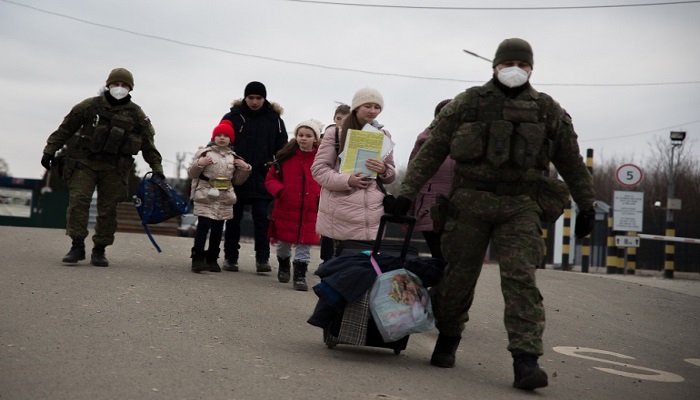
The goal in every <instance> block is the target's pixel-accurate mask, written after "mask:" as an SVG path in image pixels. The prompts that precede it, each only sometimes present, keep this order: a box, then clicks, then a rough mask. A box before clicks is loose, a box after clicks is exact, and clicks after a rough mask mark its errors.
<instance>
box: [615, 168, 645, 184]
mask: <svg viewBox="0 0 700 400" xmlns="http://www.w3.org/2000/svg"><path fill="white" fill-rule="evenodd" d="M643 176H644V174H642V169H641V168H639V167H638V166H636V165H634V164H624V165H621V166H620V168H618V169H617V171H616V172H615V178H617V181H618V182H620V185H622V186H637V185H639V183H640V182H641V181H642V177H643Z"/></svg>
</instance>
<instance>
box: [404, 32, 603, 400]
mask: <svg viewBox="0 0 700 400" xmlns="http://www.w3.org/2000/svg"><path fill="white" fill-rule="evenodd" d="M533 64H534V62H533V53H532V49H531V47H530V45H529V43H527V42H526V41H524V40H522V39H517V38H514V39H506V40H504V41H503V42H502V43H501V44H500V45H499V47H498V50H497V51H496V56H495V58H494V61H493V72H494V76H493V79H491V80H490V81H489V82H487V83H486V84H485V85H483V86H478V87H473V88H470V89H467V90H466V91H465V92H463V93H461V94H459V95H457V97H455V98H454V99H453V100H452V101H451V102H450V103H449V104H448V105H447V106H445V107H444V108H443V109H442V111H441V112H440V114H439V115H438V116H437V117H436V118H435V120H434V121H433V122H432V124H431V125H430V127H429V129H430V132H431V134H430V137H429V138H428V140H427V141H426V142H425V144H424V145H423V147H422V148H421V150H420V152H419V153H418V155H417V156H416V157H415V159H413V161H412V162H411V163H410V164H409V166H408V170H407V172H406V178H405V180H404V181H403V183H402V185H401V192H400V196H399V197H397V199H396V201H395V203H394V204H393V207H392V209H391V212H392V213H394V214H405V212H406V210H407V209H408V207H409V205H410V202H411V201H412V200H413V198H414V197H415V196H416V194H417V193H418V191H419V190H420V188H421V187H423V185H424V184H425V182H426V181H428V179H430V177H432V176H433V174H435V172H436V171H437V170H438V168H439V167H440V165H441V164H442V162H443V160H444V159H445V158H446V157H447V156H448V155H449V156H451V157H452V158H453V159H454V160H456V165H455V170H454V177H453V181H452V188H451V191H450V195H449V198H448V199H445V201H443V202H442V203H441V204H440V205H439V206H438V207H436V208H434V210H433V219H434V220H435V224H436V226H435V228H436V229H438V230H439V229H442V230H443V236H442V249H443V253H444V256H445V258H446V259H447V261H448V262H449V264H448V267H447V269H446V271H445V274H444V276H443V279H442V281H441V282H440V284H439V285H438V288H437V292H436V293H435V294H434V304H433V307H434V310H435V318H436V322H437V324H436V325H437V328H438V330H439V332H440V334H439V336H438V340H437V342H436V344H435V349H434V351H433V355H432V357H431V361H430V362H431V364H433V365H435V366H438V367H444V368H449V367H453V366H454V363H455V353H456V350H457V347H458V345H459V342H460V340H461V334H462V331H463V330H464V325H465V323H466V322H467V321H468V320H469V308H470V307H471V305H472V301H473V300H474V288H475V286H476V283H477V279H478V277H479V274H480V272H481V268H482V265H483V261H484V256H485V255H486V251H487V247H488V245H489V242H490V243H491V244H492V246H493V247H494V249H495V250H496V253H497V257H498V261H499V268H500V275H501V290H502V293H503V297H504V299H505V318H504V321H505V326H506V330H507V331H508V340H509V344H508V350H509V351H510V352H511V354H512V356H513V360H514V362H513V367H514V372H515V380H514V382H513V386H514V387H517V388H521V389H526V390H532V389H536V388H540V387H545V386H547V383H548V378H547V374H546V373H545V372H544V371H543V370H542V369H541V368H540V367H539V365H538V363H537V359H538V357H539V356H540V355H542V354H543V348H542V332H543V330H544V323H545V315H544V307H543V305H542V295H541V294H540V291H539V290H538V289H537V285H536V283H535V270H536V267H537V265H538V264H539V263H540V262H541V259H542V257H543V255H544V248H545V247H544V240H543V238H542V231H541V222H540V221H541V220H549V221H553V220H556V219H557V218H558V217H559V216H560V215H561V213H562V211H563V206H564V204H565V203H566V202H567V201H568V199H569V190H570V192H571V195H572V196H573V198H574V200H575V201H576V203H577V204H578V206H579V209H580V210H581V212H579V215H578V217H577V221H576V234H577V236H580V237H582V236H586V235H587V234H588V233H590V230H591V229H592V223H593V221H594V217H595V213H594V211H593V207H594V191H593V181H592V177H591V175H590V174H589V172H588V170H587V169H586V165H585V164H584V162H583V158H582V157H581V155H580V151H579V146H578V143H577V135H576V133H575V132H574V128H573V125H572V123H571V118H570V117H569V115H568V114H567V113H566V111H565V110H564V109H563V108H561V106H560V105H559V104H558V103H557V102H556V101H554V100H553V99H552V98H551V97H550V96H548V95H547V94H545V93H541V92H538V91H536V90H535V89H534V88H533V87H532V86H530V83H529V76H530V73H531V71H532V66H533ZM550 162H551V163H553V164H554V166H555V167H556V168H557V170H558V172H559V174H560V175H561V176H562V177H563V178H564V180H565V181H566V184H568V189H567V185H565V184H564V183H563V182H561V181H557V180H554V179H550V178H546V177H545V176H544V175H543V171H545V170H547V169H548V167H549V163H550Z"/></svg>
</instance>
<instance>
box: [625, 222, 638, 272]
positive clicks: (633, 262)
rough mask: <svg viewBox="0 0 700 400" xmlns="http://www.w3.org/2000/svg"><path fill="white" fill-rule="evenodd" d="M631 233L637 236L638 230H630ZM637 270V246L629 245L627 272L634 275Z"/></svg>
mask: <svg viewBox="0 0 700 400" xmlns="http://www.w3.org/2000/svg"><path fill="white" fill-rule="evenodd" d="M629 235H630V236H632V237H634V236H637V232H629ZM636 270H637V248H636V247H629V248H628V249H627V274H629V275H634V273H635V271H636Z"/></svg>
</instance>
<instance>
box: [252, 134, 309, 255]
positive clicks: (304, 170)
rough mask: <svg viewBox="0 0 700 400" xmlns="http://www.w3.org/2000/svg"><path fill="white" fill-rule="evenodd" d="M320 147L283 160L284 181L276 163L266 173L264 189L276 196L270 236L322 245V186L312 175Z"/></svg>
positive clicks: (306, 243) (296, 242)
mask: <svg viewBox="0 0 700 400" xmlns="http://www.w3.org/2000/svg"><path fill="white" fill-rule="evenodd" d="M316 151H317V148H314V149H313V150H311V151H309V152H304V151H301V150H300V149H297V152H296V154H294V155H293V156H292V157H290V158H288V159H286V160H284V161H282V180H280V176H279V175H278V174H277V168H276V167H275V166H274V165H273V166H272V167H270V170H269V171H268V172H267V177H266V178H265V188H267V191H268V192H270V194H271V195H272V196H273V197H274V198H275V200H274V205H273V206H272V217H271V218H270V227H269V228H268V231H267V236H268V237H269V238H271V239H277V240H281V241H283V242H288V243H294V244H305V245H314V244H319V241H320V236H319V235H318V234H317V233H316V214H318V201H319V197H320V196H321V186H320V185H319V184H318V183H316V181H315V180H314V178H313V176H311V164H313V162H314V158H315V157H316Z"/></svg>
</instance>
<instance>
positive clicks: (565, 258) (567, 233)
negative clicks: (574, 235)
mask: <svg viewBox="0 0 700 400" xmlns="http://www.w3.org/2000/svg"><path fill="white" fill-rule="evenodd" d="M562 235H563V237H562V245H561V269H562V271H571V264H569V254H571V199H569V201H568V202H567V203H566V207H564V228H563V229H562Z"/></svg>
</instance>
